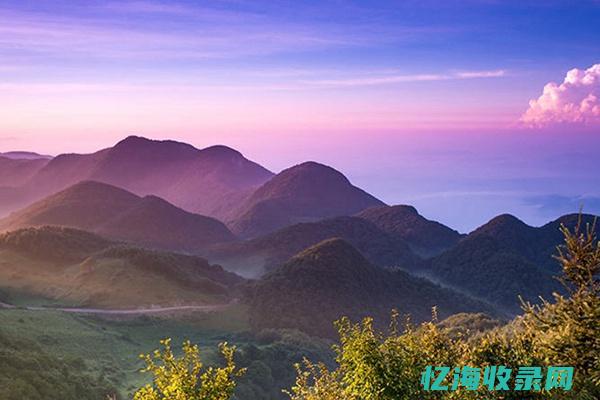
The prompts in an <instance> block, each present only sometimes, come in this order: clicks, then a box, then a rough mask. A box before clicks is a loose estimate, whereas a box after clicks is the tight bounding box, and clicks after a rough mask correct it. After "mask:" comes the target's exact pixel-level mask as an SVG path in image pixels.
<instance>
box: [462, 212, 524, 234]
mask: <svg viewBox="0 0 600 400" xmlns="http://www.w3.org/2000/svg"><path fill="white" fill-rule="evenodd" d="M526 229H532V227H531V226H529V225H527V224H526V223H525V222H523V221H521V220H520V219H519V218H517V217H515V216H514V215H511V214H500V215H498V216H496V217H494V218H492V219H491V220H489V221H488V222H487V223H486V224H484V225H482V226H480V227H479V228H477V229H476V230H475V231H473V232H472V233H473V234H491V235H498V234H502V233H510V232H514V231H515V230H526Z"/></svg>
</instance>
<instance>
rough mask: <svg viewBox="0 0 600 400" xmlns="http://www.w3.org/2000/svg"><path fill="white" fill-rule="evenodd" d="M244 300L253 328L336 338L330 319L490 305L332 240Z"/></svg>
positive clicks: (422, 316) (418, 315)
mask: <svg viewBox="0 0 600 400" xmlns="http://www.w3.org/2000/svg"><path fill="white" fill-rule="evenodd" d="M245 301H246V302H247V303H248V304H249V306H250V319H251V323H252V325H253V327H254V328H255V329H263V328H295V329H300V330H302V331H304V332H306V333H309V334H311V335H316V336H322V337H332V338H333V337H337V335H336V332H335V329H334V326H333V324H332V321H335V320H337V319H339V318H340V317H342V316H348V317H350V318H351V319H353V320H358V319H361V318H363V317H365V316H372V317H374V318H375V320H376V321H389V316H390V312H391V310H392V309H393V308H396V309H397V310H398V311H399V312H400V313H401V314H410V315H411V319H412V320H413V321H422V320H426V319H429V318H431V310H432V307H433V306H437V307H438V311H439V313H440V314H441V315H443V316H448V315H450V314H454V313H456V312H460V311H467V310H468V311H475V310H484V309H486V308H487V307H486V306H484V305H482V304H481V303H478V302H476V301H473V300H471V299H469V298H467V297H466V296H463V295H460V294H458V293H455V292H452V291H450V290H447V289H442V288H440V287H438V286H436V285H434V284H432V283H430V282H428V281H426V280H422V279H419V278H415V277H412V276H410V275H408V274H407V273H405V272H402V271H395V272H392V271H387V270H384V269H381V268H378V267H375V266H373V265H372V264H371V263H369V262H368V261H367V260H366V259H365V258H364V257H363V256H362V255H361V254H360V252H359V251H357V250H356V249H355V248H354V247H352V246H351V245H350V244H349V243H347V242H346V241H344V240H342V239H328V240H326V241H323V242H321V243H319V244H317V245H315V246H313V247H310V248H309V249H307V250H305V251H303V252H301V253H299V254H297V255H296V256H294V257H293V258H291V259H290V260H289V261H287V262H286V263H285V264H284V265H282V266H281V267H279V268H277V269H275V270H273V271H272V272H271V273H269V274H268V275H266V276H265V277H263V278H262V279H261V280H259V281H257V282H255V283H254V284H252V285H251V286H250V288H249V289H248V292H247V295H246V298H245Z"/></svg>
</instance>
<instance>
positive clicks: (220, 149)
mask: <svg viewBox="0 0 600 400" xmlns="http://www.w3.org/2000/svg"><path fill="white" fill-rule="evenodd" d="M201 151H202V153H203V154H205V155H214V156H224V157H227V156H229V157H243V155H242V153H240V152H239V151H237V150H236V149H233V148H231V147H229V146H225V145H222V144H217V145H214V146H209V147H206V148H204V149H202V150H201Z"/></svg>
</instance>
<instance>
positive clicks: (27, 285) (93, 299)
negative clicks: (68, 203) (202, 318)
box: [0, 226, 243, 309]
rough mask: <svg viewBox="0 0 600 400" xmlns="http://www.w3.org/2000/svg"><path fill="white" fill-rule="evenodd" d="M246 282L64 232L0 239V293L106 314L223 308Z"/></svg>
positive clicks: (24, 232)
mask: <svg viewBox="0 0 600 400" xmlns="http://www.w3.org/2000/svg"><path fill="white" fill-rule="evenodd" d="M242 282H243V279H242V278H240V277H238V276H236V275H235V274H232V273H229V272H226V271H224V270H223V269H222V268H221V267H219V266H214V265H210V264H209V263H208V262H207V261H206V260H205V259H203V258H200V257H195V256H186V255H182V254H176V253H169V252H161V251H154V250H148V249H143V248H137V247H132V246H128V245H124V244H122V243H118V242H114V241H110V240H107V239H104V238H102V237H100V236H97V235H95V234H92V233H89V232H85V231H80V230H76V229H71V228H64V227H48V226H46V227H39V228H26V229H21V230H17V231H12V232H7V233H3V234H0V287H1V288H3V289H12V290H18V291H21V292H26V293H29V294H31V295H36V296H43V297H46V298H48V299H51V300H54V301H55V302H57V303H59V304H66V305H78V306H89V307H107V308H125V309H128V308H136V307H142V306H146V307H147V306H153V305H161V306H168V305H186V304H210V303H224V302H227V301H229V300H230V299H231V298H232V295H233V292H234V290H235V287H236V286H237V285H239V284H240V283H242Z"/></svg>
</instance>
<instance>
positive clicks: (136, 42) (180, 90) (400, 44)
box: [0, 0, 600, 231]
mask: <svg viewBox="0 0 600 400" xmlns="http://www.w3.org/2000/svg"><path fill="white" fill-rule="evenodd" d="M367 4H368V5H367ZM599 27H600V4H599V3H598V2H597V1H592V0H590V1H585V0H583V1H578V2H571V1H559V0H549V1H545V2H539V1H533V0H521V1H493V0H467V1H455V0H449V1H446V2H437V1H428V0H425V1H412V0H409V1H373V2H371V1H370V2H368V3H367V2H358V1H356V2H352V1H348V2H338V1H318V2H317V1H314V2H310V1H307V2H298V1H294V2H291V1H290V2H285V1H269V2H246V1H214V2H212V1H209V2H202V3H199V2H192V1H169V2H166V1H164V2H161V1H114V2H111V1H85V2H84V1H66V0H65V1H54V2H52V3H49V2H37V1H22V0H19V1H16V0H8V1H3V2H1V3H0V151H6V150H15V149H19V150H21V149H23V150H35V151H39V152H43V153H52V154H57V153H61V152H89V151H94V150H96V149H98V148H101V147H107V146H110V145H112V144H114V143H115V142H117V141H118V140H120V139H121V138H123V137H124V136H127V135H129V134H138V135H143V136H147V137H152V138H171V139H179V140H182V141H186V142H189V143H192V144H194V145H196V146H198V147H204V146H208V145H212V144H217V143H222V144H226V145H229V146H231V147H235V148H237V149H239V150H241V151H242V152H243V153H245V154H246V155H247V156H248V157H250V158H252V159H254V160H256V161H258V162H260V163H262V164H264V165H265V166H267V167H269V168H271V169H273V170H275V171H277V170H280V169H282V168H284V167H286V166H289V165H291V164H293V163H295V162H300V161H303V160H307V159H313V160H317V161H321V162H324V163H328V164H331V165H333V166H335V167H337V168H339V169H340V170H342V171H343V172H345V173H346V174H347V175H348V176H349V177H350V178H351V179H352V181H353V182H354V183H356V184H358V185H360V186H362V187H364V188H365V189H367V190H369V191H370V192H372V193H373V194H375V195H377V196H379V197H380V198H382V199H383V200H384V201H386V202H388V203H412V204H414V205H416V206H417V207H418V208H419V209H420V210H421V211H422V212H423V214H425V215H426V216H428V217H431V218H435V219H439V220H441V221H442V222H445V223H448V224H450V225H451V226H454V227H456V228H458V229H460V230H462V231H467V230H470V229H472V228H474V227H475V226H477V225H479V224H481V223H483V222H485V221H486V219H488V218H489V217H491V216H493V215H495V214H497V213H499V212H512V213H514V214H516V215H517V216H519V217H521V218H523V219H524V220H526V221H527V222H530V223H533V224H540V223H542V222H544V221H547V220H548V219H550V218H554V217H556V216H557V215H559V214H561V213H564V212H573V211H577V209H578V208H579V205H580V204H583V205H584V207H585V210H586V211H590V212H599V213H600V185H599V183H600V182H599V178H598V174H597V172H596V171H598V170H600V161H598V156H597V153H598V149H599V148H600V146H599V144H600V132H599V127H600V64H599V63H600V57H599V55H600V28H599Z"/></svg>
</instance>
